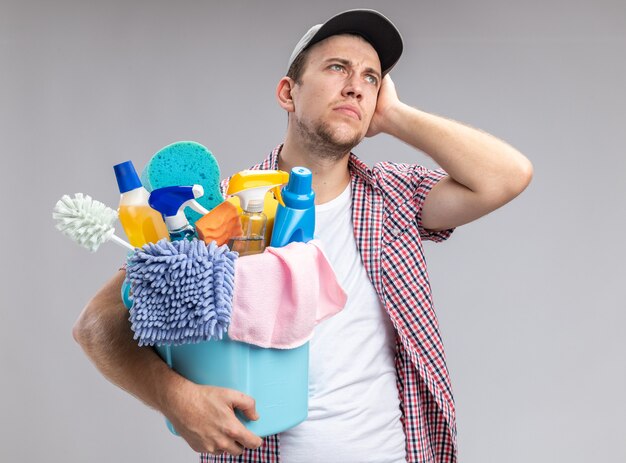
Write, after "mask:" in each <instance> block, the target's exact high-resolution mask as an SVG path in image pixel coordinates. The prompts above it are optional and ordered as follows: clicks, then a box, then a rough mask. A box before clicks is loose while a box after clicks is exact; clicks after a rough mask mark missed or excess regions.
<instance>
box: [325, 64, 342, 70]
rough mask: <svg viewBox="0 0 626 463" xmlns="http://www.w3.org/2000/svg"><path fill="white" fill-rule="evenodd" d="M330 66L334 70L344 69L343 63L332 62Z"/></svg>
mask: <svg viewBox="0 0 626 463" xmlns="http://www.w3.org/2000/svg"><path fill="white" fill-rule="evenodd" d="M328 68H329V69H330V70H332V71H342V70H343V66H342V65H341V64H331V65H330V66H328Z"/></svg>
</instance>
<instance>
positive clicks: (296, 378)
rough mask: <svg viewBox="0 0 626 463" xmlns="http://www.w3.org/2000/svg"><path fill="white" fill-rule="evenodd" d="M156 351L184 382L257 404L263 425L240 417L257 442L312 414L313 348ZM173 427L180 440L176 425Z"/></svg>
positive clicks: (225, 346)
mask: <svg viewBox="0 0 626 463" xmlns="http://www.w3.org/2000/svg"><path fill="white" fill-rule="evenodd" d="M129 293H130V284H128V283H127V282H124V284H123V285H122V299H123V301H124V305H126V307H128V308H130V307H131V306H132V301H131V300H130V299H129ZM154 349H155V350H156V352H157V353H158V354H159V356H160V357H161V358H162V359H163V360H164V361H165V362H166V363H167V364H168V365H169V366H170V368H172V369H173V370H174V371H176V372H177V373H179V374H180V375H181V376H183V377H185V378H187V379H188V380H190V381H193V382H194V383H196V384H202V385H208V386H218V387H224V388H228V389H235V390H237V391H240V392H243V393H244V394H247V395H249V396H250V397H252V398H253V399H254V400H255V402H256V410H257V413H258V414H259V419H258V420H256V421H250V420H248V419H246V418H245V417H244V416H243V414H242V413H240V412H237V417H238V418H239V420H240V421H241V422H242V423H243V425H244V426H245V427H246V428H247V429H249V430H250V431H251V432H253V433H254V434H256V435H257V436H261V437H265V436H269V435H272V434H277V433H280V432H283V431H286V430H287V429H289V428H292V427H294V426H296V425H297V424H299V423H301V422H302V421H304V420H305V419H306V417H307V413H308V382H309V343H308V342H307V343H306V344H304V345H302V346H300V347H297V348H295V349H266V348H261V347H257V346H254V345H251V344H246V343H243V342H239V341H232V340H230V339H228V336H224V338H223V339H222V340H221V341H215V340H211V341H204V342H200V343H197V344H183V345H180V346H170V345H162V346H155V347H154ZM167 426H168V428H169V429H170V431H172V432H173V433H174V434H177V433H176V431H175V429H174V428H173V426H172V424H171V423H170V422H169V421H168V422H167Z"/></svg>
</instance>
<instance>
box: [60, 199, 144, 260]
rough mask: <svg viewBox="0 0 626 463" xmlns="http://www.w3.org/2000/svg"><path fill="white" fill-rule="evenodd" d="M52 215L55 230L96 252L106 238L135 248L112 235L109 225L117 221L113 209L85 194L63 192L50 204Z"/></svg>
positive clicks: (113, 232) (132, 248) (128, 247)
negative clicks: (52, 210)
mask: <svg viewBox="0 0 626 463" xmlns="http://www.w3.org/2000/svg"><path fill="white" fill-rule="evenodd" d="M52 218H53V219H55V220H56V221H57V223H56V228H57V229H58V230H60V231H61V232H62V233H63V234H64V235H67V236H69V237H70V238H71V239H72V240H74V241H76V242H77V243H78V244H79V245H81V246H83V247H85V248H87V249H89V250H90V251H91V252H95V251H97V250H98V247H100V245H101V244H102V243H105V242H107V241H109V240H111V241H113V242H114V243H116V244H119V245H120V246H123V247H125V248H127V249H129V250H131V251H134V250H135V248H134V247H133V246H131V245H130V244H129V243H128V242H126V241H124V240H123V239H121V238H120V237H118V236H117V235H115V228H114V227H113V224H114V223H115V221H116V220H117V212H116V211H114V210H113V209H111V208H110V207H107V206H106V205H104V204H103V203H101V202H100V201H96V200H95V199H93V198H91V196H89V195H83V194H82V193H76V194H75V195H74V197H73V198H71V197H69V196H68V195H63V197H62V198H61V199H60V200H59V201H57V203H56V205H55V206H54V212H53V213H52Z"/></svg>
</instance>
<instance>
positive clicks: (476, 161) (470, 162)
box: [367, 75, 533, 230]
mask: <svg viewBox="0 0 626 463" xmlns="http://www.w3.org/2000/svg"><path fill="white" fill-rule="evenodd" d="M381 132H384V133H387V134H389V135H392V136H394V137H396V138H398V139H400V140H402V141H404V142H405V143H407V144H409V145H411V146H413V147H415V148H417V149H419V150H421V151H423V152H424V153H425V154H427V155H428V156H430V157H431V158H432V159H433V160H434V161H435V162H436V163H437V164H439V165H440V166H441V167H442V168H443V169H444V170H445V171H446V172H447V173H448V175H449V176H448V177H446V178H444V179H442V180H441V181H439V182H438V183H437V184H436V185H435V186H434V187H433V188H432V190H431V191H430V192H429V194H428V196H427V197H426V200H425V201H424V205H423V209H422V225H423V227H424V228H427V229H429V230H445V229H448V228H454V227H456V226H459V225H463V224H465V223H468V222H471V221H473V220H476V219H477V218H479V217H482V216H483V215H486V214H488V213H489V212H491V211H493V210H495V209H497V208H499V207H501V206H503V205H504V204H506V203H507V202H509V201H511V200H512V199H513V198H515V197H516V196H517V195H519V194H520V193H521V192H522V191H523V190H524V189H525V188H526V187H527V186H528V184H529V183H530V180H531V179H532V174H533V168H532V164H531V163H530V161H529V160H528V159H527V158H526V157H525V156H524V155H522V154H521V153H520V152H519V151H517V150H516V149H515V148H513V147H511V146H510V145H508V144H507V143H505V142H503V141H502V140H499V139H498V138H496V137H494V136H492V135H490V134H488V133H485V132H482V131H480V130H477V129H474V128H472V127H468V126H466V125H464V124H461V123H459V122H456V121H453V120H450V119H446V118H443V117H440V116H436V115H433V114H429V113H426V112H424V111H420V110H418V109H415V108H412V107H410V106H408V105H406V104H404V103H402V102H401V101H400V100H399V99H398V96H397V93H396V90H395V86H394V84H393V81H392V80H391V78H390V77H389V76H388V75H387V76H386V77H385V79H384V80H383V84H382V86H381V89H380V92H379V96H378V104H377V106H376V113H375V115H374V117H373V119H372V123H371V124H370V129H369V131H368V133H367V135H368V136H373V135H376V134H377V133H381Z"/></svg>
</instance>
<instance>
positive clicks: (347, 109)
mask: <svg viewBox="0 0 626 463" xmlns="http://www.w3.org/2000/svg"><path fill="white" fill-rule="evenodd" d="M334 110H335V111H338V112H340V113H342V114H345V115H346V116H348V117H351V118H353V119H356V120H359V121H360V120H361V111H359V109H358V108H356V107H354V106H351V105H341V106H337V107H335V108H334Z"/></svg>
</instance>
